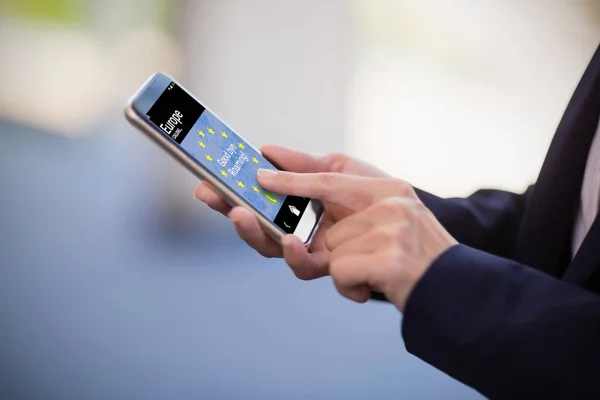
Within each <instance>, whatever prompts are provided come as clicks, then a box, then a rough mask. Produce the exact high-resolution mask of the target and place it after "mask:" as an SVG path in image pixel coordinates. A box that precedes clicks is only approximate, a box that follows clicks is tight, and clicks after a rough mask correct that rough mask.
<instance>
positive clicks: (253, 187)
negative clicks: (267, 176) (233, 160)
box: [252, 186, 260, 193]
mask: <svg viewBox="0 0 600 400" xmlns="http://www.w3.org/2000/svg"><path fill="white" fill-rule="evenodd" d="M252 189H253V190H254V191H255V192H256V193H260V190H258V188H257V187H256V186H252Z"/></svg>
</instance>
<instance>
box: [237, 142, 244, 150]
mask: <svg viewBox="0 0 600 400" xmlns="http://www.w3.org/2000/svg"><path fill="white" fill-rule="evenodd" d="M238 147H239V148H240V149H242V150H244V149H245V148H246V146H244V145H243V144H242V143H238Z"/></svg>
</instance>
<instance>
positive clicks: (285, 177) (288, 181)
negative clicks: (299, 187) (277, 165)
mask: <svg viewBox="0 0 600 400" xmlns="http://www.w3.org/2000/svg"><path fill="white" fill-rule="evenodd" d="M277 176H278V177H279V181H280V183H281V184H282V185H283V186H285V187H290V186H292V185H293V184H294V181H295V176H294V174H292V173H289V172H285V173H279V174H277Z"/></svg>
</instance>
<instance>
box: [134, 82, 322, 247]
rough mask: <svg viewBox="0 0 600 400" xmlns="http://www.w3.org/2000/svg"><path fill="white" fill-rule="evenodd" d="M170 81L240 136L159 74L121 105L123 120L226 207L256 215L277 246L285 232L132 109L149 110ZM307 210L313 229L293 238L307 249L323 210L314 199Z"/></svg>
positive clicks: (300, 222)
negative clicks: (152, 93)
mask: <svg viewBox="0 0 600 400" xmlns="http://www.w3.org/2000/svg"><path fill="white" fill-rule="evenodd" d="M158 79H160V83H159V84H160V85H162V84H163V83H166V82H167V81H168V83H167V84H166V85H165V86H164V88H163V89H160V87H158V88H153V87H152V85H153V84H154V83H155V82H156V81H157V80H158ZM171 82H174V83H175V84H177V85H178V86H179V87H180V88H181V89H183V90H184V91H185V92H186V93H187V94H188V95H190V96H191V97H192V98H194V100H196V101H197V102H198V103H200V104H201V105H202V106H203V107H204V108H205V110H207V111H209V112H210V113H212V114H213V115H214V116H215V117H217V118H218V119H219V120H221V122H223V123H224V124H225V125H227V126H228V127H229V128H230V129H231V130H233V131H234V132H236V134H237V135H238V136H240V135H239V134H238V133H237V131H236V130H235V129H233V128H232V127H231V125H229V124H228V123H227V122H226V121H225V120H223V119H222V118H221V117H220V116H218V115H217V114H216V113H215V112H213V111H212V110H211V109H210V108H209V107H206V105H205V104H204V103H203V102H201V101H199V100H198V99H197V98H196V96H194V95H192V94H191V93H190V92H189V91H188V90H186V89H185V87H184V86H182V85H181V84H179V82H177V81H176V80H175V79H173V78H172V77H170V76H169V75H167V74H164V73H160V72H158V73H155V74H153V75H151V76H150V77H149V78H148V79H147V80H146V82H145V83H144V84H143V85H142V86H141V87H140V88H139V89H138V90H137V91H136V92H135V93H134V94H133V96H131V98H130V99H129V101H128V102H127V105H126V106H125V117H126V118H127V120H128V121H129V122H130V123H131V124H132V125H133V126H135V127H136V128H138V129H139V130H140V131H141V132H143V133H144V134H145V135H146V136H147V137H149V138H150V139H151V140H152V141H154V142H155V143H156V144H157V145H159V146H160V147H162V148H163V149H164V150H165V151H166V152H167V153H169V154H170V155H171V156H172V157H173V158H175V159H176V160H177V161H178V162H179V163H180V164H182V165H183V166H184V167H185V168H186V169H188V170H189V171H190V172H191V173H192V174H194V175H195V176H196V177H197V178H199V179H201V180H203V181H206V182H208V183H209V184H210V185H211V186H212V187H214V188H215V190H216V191H217V192H218V193H219V194H220V195H221V196H222V198H223V199H224V200H225V202H227V204H229V205H230V206H232V207H235V206H242V207H245V208H247V209H249V210H250V211H252V212H253V213H254V214H255V215H256V216H257V218H258V221H259V223H260V225H261V226H262V228H263V229H264V231H265V233H266V234H267V235H269V237H271V238H272V239H273V240H275V241H276V242H277V243H279V244H281V239H282V237H283V236H284V235H286V233H285V232H284V231H283V230H281V228H279V227H278V226H277V225H275V223H273V222H272V221H270V220H269V219H267V218H266V217H265V216H263V215H262V214H261V213H260V212H258V211H257V210H256V209H255V208H254V207H252V205H251V204H250V203H248V202H247V201H246V200H245V199H244V198H243V197H241V196H240V195H238V194H237V193H236V192H234V191H233V190H231V189H230V188H229V187H228V186H227V185H225V184H224V183H222V182H221V181H220V180H219V179H218V178H217V177H215V176H214V175H213V174H212V173H211V172H210V171H208V170H207V169H206V168H205V167H204V166H203V165H202V164H200V163H199V162H198V161H196V160H195V159H194V158H193V157H192V156H191V155H189V154H188V153H187V152H185V151H184V150H183V149H182V148H181V147H180V146H179V145H178V144H177V143H176V142H175V141H174V140H173V139H172V138H170V137H169V136H168V135H166V134H165V133H163V132H162V131H160V129H159V128H158V127H155V126H154V125H153V124H151V123H150V122H148V121H146V119H145V118H143V116H141V115H140V114H138V112H137V111H136V110H135V106H134V105H135V104H136V103H137V102H142V104H144V105H145V104H149V106H148V109H149V108H150V107H151V106H152V104H154V102H155V101H156V100H157V99H158V96H160V94H162V92H163V91H164V90H166V88H167V86H168V84H169V83H171ZM157 85H158V84H157ZM149 89H152V90H154V91H157V92H158V93H159V94H158V96H156V98H154V96H152V97H150V96H149V95H148V96H147V97H150V98H144V95H145V94H146V93H147V92H148V91H149ZM240 137H241V136H240ZM244 140H245V139H244ZM245 141H246V140H245ZM246 143H247V144H248V145H250V146H251V147H252V148H253V149H255V150H256V151H257V152H259V153H260V151H258V150H257V149H256V148H255V147H254V146H252V144H250V143H249V142H248V141H246ZM277 168H279V167H277ZM315 204H317V205H318V207H314V205H315ZM309 207H311V208H313V209H314V210H319V212H318V213H317V212H316V211H315V213H314V214H315V216H316V220H315V222H314V223H313V224H312V225H313V226H312V229H310V233H309V234H308V236H307V237H306V238H303V237H300V236H299V235H297V234H296V232H294V235H296V236H297V237H299V238H300V239H301V240H302V241H303V243H304V245H305V246H307V247H308V246H310V244H311V243H312V240H313V238H314V236H315V233H316V232H317V230H318V228H319V226H320V224H321V222H322V220H323V214H324V208H323V206H322V205H321V204H320V202H318V200H312V199H311V201H310V203H309V204H308V205H307V208H309ZM308 214H309V213H306V212H305V213H304V214H303V215H302V218H301V219H300V221H298V224H297V226H296V231H297V230H298V227H300V226H301V225H304V224H302V220H303V219H304V218H306V217H308V216H309V215H308ZM310 214H312V213H310Z"/></svg>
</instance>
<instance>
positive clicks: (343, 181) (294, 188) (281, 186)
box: [257, 169, 378, 209]
mask: <svg viewBox="0 0 600 400" xmlns="http://www.w3.org/2000/svg"><path fill="white" fill-rule="evenodd" d="M257 177H258V182H259V183H260V185H261V186H263V187H264V188H265V189H267V190H270V191H273V192H275V193H280V194H287V195H292V196H299V197H310V198H312V199H319V200H323V201H326V202H329V203H333V204H338V205H343V206H346V207H348V208H352V209H363V208H366V207H367V206H369V205H370V204H372V203H373V197H372V195H371V190H370V187H373V186H375V184H376V183H378V182H377V181H378V180H377V179H373V178H371V179H367V178H363V177H359V176H354V175H344V174H338V173H329V172H323V173H306V174H299V173H294V172H286V171H275V170H266V169H259V170H258V173H257ZM373 189H374V188H373Z"/></svg>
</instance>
